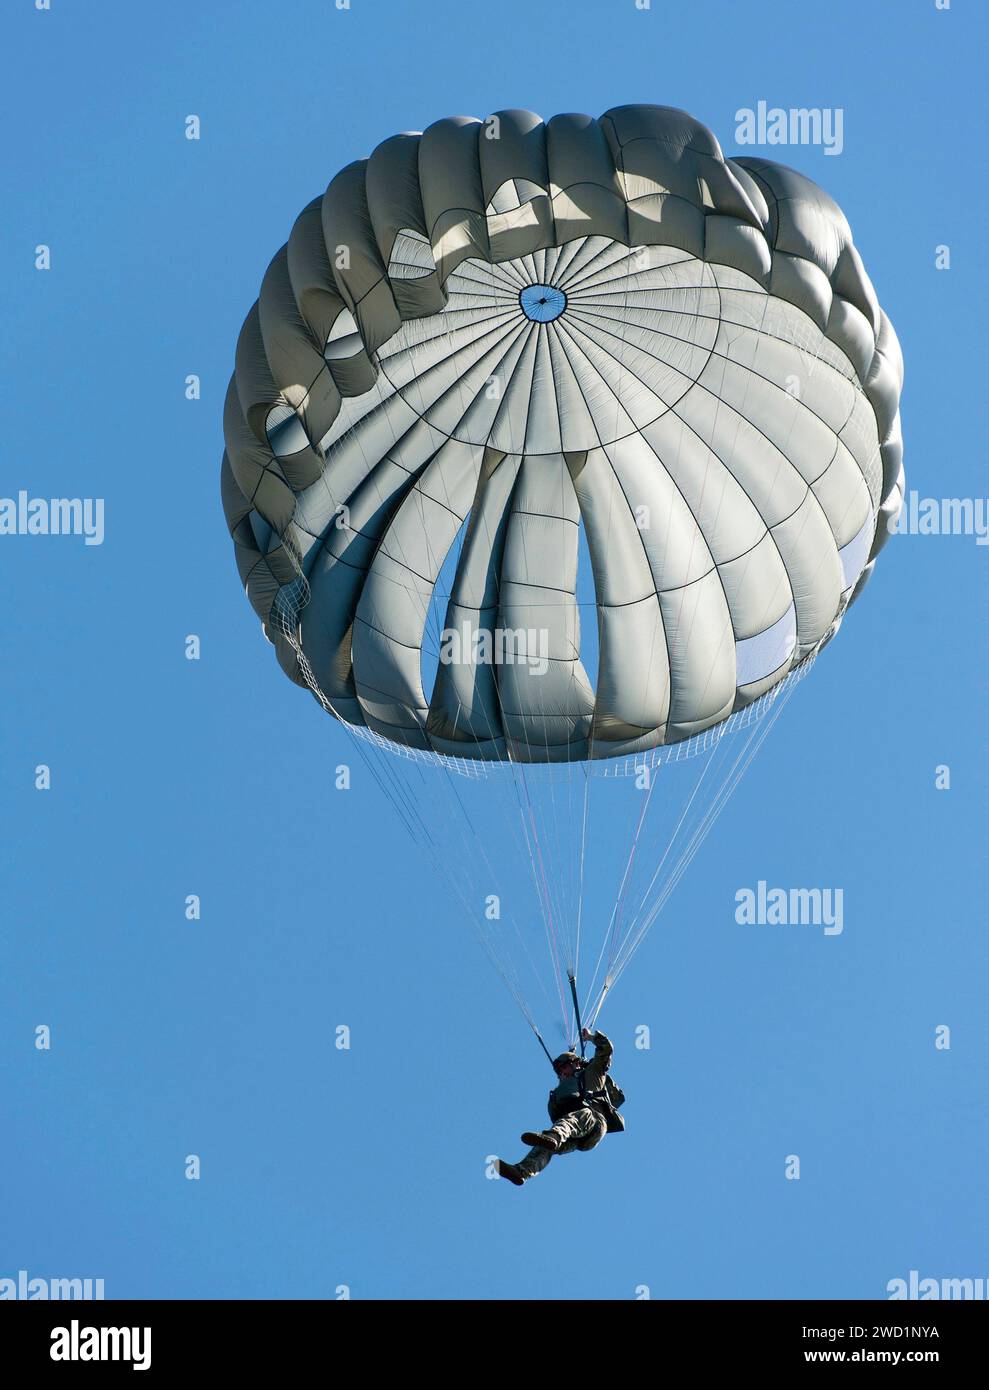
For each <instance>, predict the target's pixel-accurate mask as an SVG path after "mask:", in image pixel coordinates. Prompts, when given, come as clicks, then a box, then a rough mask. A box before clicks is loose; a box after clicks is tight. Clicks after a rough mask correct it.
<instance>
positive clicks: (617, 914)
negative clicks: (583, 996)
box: [591, 768, 676, 990]
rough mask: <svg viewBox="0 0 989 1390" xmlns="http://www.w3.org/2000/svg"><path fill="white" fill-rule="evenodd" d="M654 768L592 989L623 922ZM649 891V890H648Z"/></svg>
mask: <svg viewBox="0 0 989 1390" xmlns="http://www.w3.org/2000/svg"><path fill="white" fill-rule="evenodd" d="M652 770H653V773H654V775H653V776H651V777H650V779H649V790H648V792H647V794H646V797H645V800H644V801H643V804H642V810H641V811H640V812H639V819H638V823H637V824H636V827H635V834H634V835H633V837H632V844H631V846H630V848H629V853H628V860H627V861H626V864H625V871H624V873H623V874H622V878H621V883H620V885H619V888H618V892H617V894H616V895H615V903H614V906H613V907H612V909H611V918H610V920H609V922H608V929H607V931H606V932H605V934H604V939H603V941H602V942H601V949H600V951H599V952H598V958H597V960H596V961H595V963H594V974H593V975H592V976H591V989H592V990H593V988H594V983H595V981H596V980H597V977H598V973H599V971H600V969H601V961H602V960H603V959H604V958H605V953H606V952H608V950H609V944H610V943H613V941H614V939H615V936H616V935H617V930H618V926H619V924H620V922H621V919H622V910H623V908H624V903H625V895H626V892H627V891H628V884H629V876H630V874H631V872H632V866H633V864H634V862H635V856H636V851H637V849H638V845H639V837H640V836H641V834H642V827H643V825H644V823H645V819H646V814H647V813H648V810H649V803H650V801H651V800H652V794H653V791H654V790H655V787H656V783H657V781H658V780H659V777H658V769H657V768H653V769H652ZM673 833H674V835H675V834H676V831H674V832H673ZM658 872H659V870H657V873H658ZM653 882H655V875H654V877H653ZM647 891H648V890H647ZM610 965H611V955H610V953H609V954H608V966H609V971H610ZM606 978H607V976H606Z"/></svg>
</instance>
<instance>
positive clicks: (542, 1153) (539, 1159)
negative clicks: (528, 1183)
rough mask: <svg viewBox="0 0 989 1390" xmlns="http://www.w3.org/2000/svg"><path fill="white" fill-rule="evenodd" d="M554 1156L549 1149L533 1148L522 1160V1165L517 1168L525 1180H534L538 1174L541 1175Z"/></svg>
mask: <svg viewBox="0 0 989 1390" xmlns="http://www.w3.org/2000/svg"><path fill="white" fill-rule="evenodd" d="M552 1157H553V1155H552V1154H551V1153H550V1151H549V1149H537V1148H532V1149H530V1150H529V1152H528V1153H527V1154H526V1156H525V1158H523V1159H522V1161H521V1163H517V1164H516V1165H515V1166H516V1167H517V1168H518V1170H519V1172H520V1173H521V1174H522V1176H523V1177H525V1178H534V1177H535V1176H536V1174H537V1173H541V1172H542V1171H543V1169H544V1168H545V1167H546V1165H547V1163H548V1162H549V1161H550V1159H551V1158H552Z"/></svg>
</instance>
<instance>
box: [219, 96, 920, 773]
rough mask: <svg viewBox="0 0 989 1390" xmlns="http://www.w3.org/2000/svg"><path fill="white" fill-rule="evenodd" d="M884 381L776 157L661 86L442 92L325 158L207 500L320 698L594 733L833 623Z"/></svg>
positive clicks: (618, 746) (870, 537)
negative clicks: (588, 104) (434, 644)
mask: <svg viewBox="0 0 989 1390" xmlns="http://www.w3.org/2000/svg"><path fill="white" fill-rule="evenodd" d="M901 384H902V360H901V357H900V352H899V346H898V344H897V340H896V336H895V334H894V332H893V329H892V327H891V326H890V323H889V320H888V319H887V318H886V315H885V314H884V313H883V311H882V309H881V308H880V307H879V304H878V301H877V299H876V295H875V292H874V290H873V287H872V285H871V283H870V281H869V278H868V276H867V275H866V273H865V270H864V268H863V265H862V261H861V258H860V257H859V254H858V252H857V251H856V249H855V247H854V246H853V244H852V238H851V233H850V231H849V227H848V224H847V222H846V220H845V217H844V215H843V214H842V212H841V210H840V209H839V208H838V207H837V206H836V204H835V203H834V202H833V201H832V200H831V199H830V198H829V197H828V196H827V194H825V193H824V192H822V190H821V189H820V188H818V187H817V186H816V185H815V184H814V183H812V182H811V181H810V180H809V179H806V178H804V177H803V176H802V175H800V174H798V173H795V172H794V171H793V170H791V169H787V168H785V167H783V166H782V165H779V164H774V163H771V162H769V161H767V160H763V159H752V158H748V159H737V160H734V159H725V158H724V156H723V155H722V152H721V149H720V147H719V145H718V142H717V140H716V139H715V138H714V136H713V135H712V134H711V132H710V131H709V130H707V129H706V128H705V127H704V126H703V125H701V124H700V123H699V122H697V121H695V120H693V119H692V118H691V117H690V116H688V115H687V114H686V113H684V112H683V111H678V110H675V109H673V108H670V107H662V106H625V107H618V108H616V109H614V110H612V111H608V112H607V113H606V114H605V115H603V116H602V117H600V118H599V119H597V120H595V119H593V118H592V117H589V116H583V115H573V114H570V115H561V116H556V117H554V118H553V119H552V120H550V121H548V122H547V123H545V124H544V123H543V122H542V121H541V120H540V118H539V117H537V116H535V115H533V114H532V113H531V112H528V111H502V112H499V113H498V114H497V115H496V116H492V117H490V118H489V119H488V120H487V121H485V122H480V121H477V120H473V119H468V118H465V117H455V118H452V119H449V120H442V121H438V122H436V124H434V125H432V126H430V127H429V129H428V130H426V131H425V132H423V133H422V134H403V135H397V136H394V137H393V138H391V139H389V140H386V141H384V143H383V144H381V145H379V146H378V148H377V149H376V150H375V151H374V153H373V154H372V155H371V156H370V158H368V159H365V160H359V161H357V162H355V163H353V164H350V165H348V166H347V168H345V169H344V170H343V171H342V172H341V173H339V174H338V175H337V176H336V178H334V179H333V181H332V182H331V183H330V185H329V187H328V188H327V190H326V192H325V193H324V194H323V196H322V197H320V198H317V199H315V200H314V201H313V202H312V203H310V204H309V206H308V207H306V208H305V209H304V210H303V212H302V213H301V214H300V216H299V218H298V219H297V221H296V223H295V226H294V227H293V229H292V233H291V236H290V238H289V241H288V244H287V245H286V246H284V247H283V248H282V249H281V251H279V252H278V254H277V255H276V256H275V258H274V260H273V261H272V262H271V265H270V266H269V268H268V271H267V274H266V275H265V278H264V282H263V284H262V286H261V293H260V296H259V299H258V301H257V303H256V304H255V306H254V308H253V309H252V310H251V312H250V314H249V315H248V317H247V320H246V322H245V324H244V327H243V330H242V332H241V336H240V341H239V343H238V347H237V359H236V371H235V373H234V376H233V379H232V381H231V384H230V389H229V392H228V396H227V402H226V410H225V420H224V429H225V436H226V453H225V455H224V460H223V472H222V491H223V501H224V508H225V512H226V517H227V522H228V525H229V528H230V531H231V534H232V536H233V540H234V546H235V552H236V556H237V563H238V566H239V570H240V574H241V578H242V580H243V582H244V583H245V585H246V587H247V592H248V596H249V598H250V601H251V603H252V604H253V605H254V607H255V609H256V611H257V612H258V613H259V614H260V616H261V618H262V621H263V623H264V626H265V631H266V633H267V635H268V636H269V638H270V639H271V640H272V641H273V643H274V645H275V647H276V649H277V654H278V658H279V661H280V662H281V664H282V666H283V668H284V669H285V670H286V672H287V673H288V674H289V675H290V676H291V678H292V679H293V680H295V681H296V682H297V683H299V684H304V685H308V686H310V687H311V688H312V690H313V691H314V692H315V693H316V694H317V695H318V697H319V698H320V700H321V702H322V703H323V705H324V707H325V708H326V709H327V710H328V711H329V712H331V713H333V714H334V715H336V716H337V717H339V718H341V719H343V720H345V721H347V722H348V723H349V724H351V725H354V726H359V727H362V728H365V729H367V730H370V731H371V732H372V733H373V734H375V735H379V736H381V737H383V738H384V739H386V740H389V741H391V742H393V743H397V744H401V745H405V746H406V747H408V748H412V749H423V750H428V751H429V752H431V753H435V754H445V755H456V756H457V757H459V758H468V759H494V760H506V759H510V760H513V761H523V762H525V761H528V762H559V761H574V760H581V759H590V758H608V757H611V756H615V755H619V754H628V753H633V752H636V751H637V750H640V749H649V748H654V747H657V746H658V745H661V744H668V743H676V742H677V741H679V740H684V739H688V738H690V737H691V736H693V735H696V734H699V733H701V732H702V731H704V730H707V729H710V728H712V727H714V726H716V725H718V724H719V723H720V722H721V721H724V720H726V719H728V718H729V717H730V716H731V715H732V713H733V712H734V711H738V710H740V709H742V708H743V707H744V706H746V705H748V704H751V703H752V702H753V701H755V700H757V699H758V698H759V697H760V696H762V695H764V694H766V693H767V692H769V691H770V690H772V689H773V688H774V687H775V686H776V685H777V684H778V683H779V682H781V681H783V680H784V678H785V677H786V676H787V675H788V673H789V672H790V671H791V669H793V668H795V667H796V666H797V665H799V664H800V663H802V662H804V661H806V660H807V658H809V657H811V656H813V654H814V653H816V652H817V651H818V650H819V648H820V647H821V646H822V645H823V643H824V642H825V641H827V640H828V639H829V638H830V637H831V636H832V635H833V634H834V632H835V631H836V629H837V626H838V624H839V623H840V621H841V618H842V615H843V613H844V611H845V609H846V607H847V606H848V604H849V603H850V602H851V601H852V600H853V599H854V598H855V597H856V596H857V595H858V594H859V592H860V591H861V589H862V587H863V585H864V584H865V582H866V580H867V578H868V576H869V574H870V572H871V570H872V568H873V562H874V560H875V557H876V555H877V553H878V552H879V550H880V548H881V547H882V545H883V543H884V542H885V540H886V537H887V534H888V531H889V527H890V524H891V523H892V521H893V519H894V518H895V516H896V515H897V513H898V511H899V508H900V505H901V500H902V495H903V473H902V468H901V459H902V443H901V436H900V424H899V395H900V388H901ZM585 554H586V555H587V556H589V567H590V571H591V574H592V577H593V606H594V608H596V629H597V632H596V638H597V670H596V674H595V673H589V672H588V670H586V669H585V665H584V663H583V662H582V659H581V653H582V643H581V624H580V609H581V606H582V605H581V604H580V603H579V602H578V596H577V571H578V558H579V556H581V555H585ZM441 580H442V583H441ZM447 589H448V590H449V592H448V594H447V593H446V592H444V590H447ZM438 597H439V599H440V600H441V601H442V602H443V604H444V605H445V610H444V611H445V618H444V625H443V633H442V636H441V638H440V651H439V653H438V655H437V654H436V653H431V654H430V653H427V654H426V655H425V656H424V652H423V646H424V639H425V637H426V633H427V624H428V620H429V616H430V612H431V609H432V610H433V611H435V604H436V602H437V599H438ZM585 622H586V614H585ZM505 634H508V639H507V646H506V638H505ZM453 638H456V639H458V640H456V641H453V640H452V639H453ZM485 639H488V640H487V642H486V641H485ZM444 644H445V645H444ZM427 645H428V644H427ZM499 651H501V653H502V656H503V658H504V657H505V654H506V652H507V653H508V659H502V660H501V661H499V660H497V659H491V654H492V653H497V652H499ZM585 655H586V653H585ZM427 690H429V692H430V693H429V694H428V695H427Z"/></svg>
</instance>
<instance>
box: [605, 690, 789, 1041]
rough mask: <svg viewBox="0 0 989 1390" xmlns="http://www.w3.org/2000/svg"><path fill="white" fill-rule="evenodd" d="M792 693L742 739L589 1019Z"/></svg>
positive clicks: (620, 952) (625, 942)
mask: <svg viewBox="0 0 989 1390" xmlns="http://www.w3.org/2000/svg"><path fill="white" fill-rule="evenodd" d="M792 691H793V686H792V685H791V686H789V687H787V689H786V690H784V691H783V692H782V693H781V695H780V697H779V699H778V700H777V702H776V708H775V709H774V710H773V711H772V713H771V714H770V715H769V716H768V717H767V718H765V719H763V720H762V721H759V722H757V723H754V724H752V725H751V732H750V734H749V736H748V738H747V739H746V741H745V744H744V746H743V748H742V750H741V751H740V752H739V754H738V756H737V757H736V759H735V761H734V763H733V764H732V766H731V767H730V768H729V770H728V773H727V774H726V776H725V777H724V779H723V780H722V782H721V784H720V786H719V788H718V791H717V792H716V793H715V796H714V798H713V800H712V802H711V804H710V806H709V807H708V808H707V810H706V811H705V812H704V814H703V816H702V817H701V820H700V822H699V824H698V825H697V827H696V829H695V830H694V832H693V834H692V836H691V838H690V841H689V842H688V844H687V846H686V848H685V849H684V850H683V852H682V854H681V855H680V857H679V859H678V860H677V862H676V863H675V865H674V867H673V869H672V870H671V872H670V876H669V878H668V879H667V881H666V883H665V884H664V885H663V888H662V890H661V892H660V895H659V897H658V899H657V900H656V902H655V903H653V905H652V906H651V907H650V909H649V911H648V912H647V913H646V915H645V917H644V919H643V920H642V922H641V924H640V925H639V926H638V929H637V930H635V923H634V922H633V924H632V926H631V927H630V928H629V930H628V932H626V935H625V937H624V939H623V941H622V943H621V945H620V946H619V949H618V952H617V954H616V958H615V962H614V966H613V969H612V971H611V973H610V981H609V982H606V984H605V987H604V989H603V990H602V992H601V995H600V996H599V998H598V1000H597V1002H596V1004H595V1007H594V1011H593V1016H592V1017H593V1018H596V1017H597V1014H598V1012H599V1011H600V1008H601V1005H602V1003H603V1002H604V996H605V994H606V993H607V992H608V990H609V989H610V988H611V987H612V985H614V984H615V982H616V981H617V980H618V978H619V977H620V976H621V974H622V973H623V971H624V970H625V968H626V967H627V966H628V964H629V961H630V960H631V959H632V956H633V955H634V954H635V952H636V951H637V950H638V948H639V946H640V945H641V944H642V941H643V940H644V938H645V936H646V933H647V932H648V931H649V929H650V927H652V926H653V924H654V923H655V921H656V919H657V918H658V916H659V914H660V913H661V912H662V910H663V908H664V907H665V905H666V903H667V902H668V900H669V898H670V895H671V894H672V893H673V891H674V889H675V888H676V886H677V884H678V883H679V881H680V879H681V878H682V877H683V875H684V873H685V872H686V870H687V868H688V866H689V865H690V863H691V861H692V860H693V858H694V856H695V854H696V853H697V850H698V849H699V848H700V845H701V843H702V842H703V841H704V839H705V838H706V836H707V834H708V832H709V831H710V829H711V826H712V825H713V824H714V821H715V820H716V819H717V817H718V816H719V815H720V813H721V811H722V810H723V809H724V807H725V805H726V803H727V802H728V800H729V798H730V797H731V795H732V793H733V792H734V790H735V788H736V787H737V786H738V783H739V782H740V781H741V779H742V776H743V775H744V773H745V772H746V770H747V769H748V767H749V766H750V764H751V763H752V760H753V759H754V758H755V756H756V754H757V753H758V751H759V749H760V748H761V747H762V744H763V743H764V742H765V740H766V738H767V737H768V735H769V732H770V730H771V729H772V727H773V725H774V724H775V723H776V721H777V720H778V719H779V717H780V715H781V714H782V712H783V709H784V707H785V705H786V702H787V700H788V699H789V697H790V695H791V693H792ZM633 930H635V936H634V939H633V938H632V932H633Z"/></svg>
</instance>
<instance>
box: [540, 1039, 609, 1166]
mask: <svg viewBox="0 0 989 1390" xmlns="http://www.w3.org/2000/svg"><path fill="white" fill-rule="evenodd" d="M613 1052H614V1048H613V1047H612V1045H611V1043H610V1042H609V1041H608V1039H607V1038H606V1037H605V1036H604V1034H603V1033H595V1034H594V1056H593V1057H592V1058H591V1060H590V1061H589V1062H588V1064H587V1066H586V1067H584V1068H583V1069H582V1071H581V1072H579V1073H578V1074H577V1075H576V1076H571V1077H568V1078H566V1079H565V1080H562V1081H561V1082H560V1084H559V1085H558V1086H556V1087H555V1088H554V1089H553V1090H552V1091H550V1093H549V1117H550V1120H552V1121H553V1126H552V1128H551V1129H550V1130H548V1131H547V1133H549V1134H553V1135H555V1136H556V1138H557V1139H559V1141H560V1147H559V1148H558V1149H557V1150H556V1152H557V1153H558V1154H569V1153H573V1152H574V1151H575V1150H578V1149H579V1150H580V1152H581V1153H586V1152H587V1151H588V1149H593V1148H594V1147H595V1145H596V1144H600V1142H601V1140H602V1139H603V1138H604V1136H605V1135H606V1134H607V1132H608V1124H607V1121H606V1120H605V1117H604V1114H603V1112H602V1111H601V1110H600V1109H598V1107H597V1106H596V1105H594V1103H593V1101H591V1100H588V1101H584V1100H583V1096H584V1095H585V1094H587V1095H588V1096H590V1095H592V1094H593V1092H595V1091H600V1090H601V1088H602V1087H603V1085H604V1076H605V1072H606V1071H607V1070H608V1068H609V1067H610V1066H611V1055H612V1053H613ZM552 1157H553V1154H552V1153H551V1152H550V1151H549V1149H542V1148H539V1147H536V1148H532V1149H530V1150H529V1152H528V1153H527V1154H526V1156H525V1158H523V1159H522V1161H521V1163H519V1164H518V1170H519V1172H520V1173H521V1174H522V1176H523V1177H524V1178H534V1177H535V1176H536V1174H537V1173H541V1172H542V1171H543V1169H544V1168H545V1167H546V1165H547V1163H549V1161H550V1159H551V1158H552Z"/></svg>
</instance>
